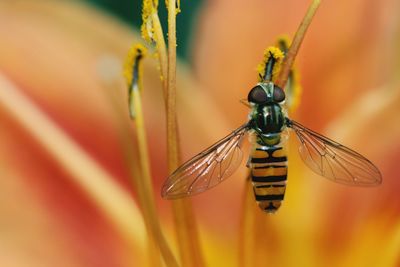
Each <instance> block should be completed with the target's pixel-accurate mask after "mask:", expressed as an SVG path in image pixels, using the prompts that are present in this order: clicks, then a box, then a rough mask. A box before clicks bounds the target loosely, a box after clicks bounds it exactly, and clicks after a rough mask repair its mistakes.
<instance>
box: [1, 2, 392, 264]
mask: <svg viewBox="0 0 400 267" xmlns="http://www.w3.org/2000/svg"><path fill="white" fill-rule="evenodd" d="M308 4H309V1H298V0H285V1H270V0H254V1H229V0H209V1H205V0H204V1H193V0H192V1H182V2H181V10H182V12H181V13H180V14H179V15H178V17H177V32H178V33H177V36H178V47H177V49H178V55H179V60H180V61H179V65H178V100H177V101H178V120H179V126H180V138H181V143H182V158H183V159H188V158H190V157H191V156H193V155H195V154H196V153H198V152H200V151H201V150H202V149H204V148H206V147H208V146H209V145H210V144H212V143H213V142H215V141H217V140H218V139H220V138H221V137H223V136H225V135H226V134H228V133H229V132H231V131H232V130H233V129H234V128H236V127H237V126H239V125H241V124H242V123H243V122H244V121H245V120H246V119H247V113H248V109H247V107H245V106H244V105H242V104H240V102H239V100H240V99H243V98H246V97H247V92H248V90H249V88H251V87H252V86H253V85H254V84H255V83H256V82H257V75H256V71H255V68H256V66H257V64H258V63H259V61H260V60H261V59H262V55H263V50H264V49H265V48H266V47H267V46H269V45H271V44H274V42H275V40H276V38H277V36H279V35H281V34H287V35H289V36H293V34H294V33H295V31H296V29H297V27H298V25H299V23H300V21H301V19H302V17H303V15H304V13H305V11H306V9H307V6H308ZM159 5H160V7H159V10H160V18H161V19H162V20H163V21H165V18H166V12H165V7H164V2H163V1H162V2H160V4H159ZM398 10H400V2H399V1H397V0H383V1H373V0H368V1H365V0H351V1H334V0H325V1H322V4H321V6H320V8H319V10H318V12H317V14H316V16H315V19H314V21H313V23H312V24H311V27H310V29H309V32H308V33H307V35H306V38H305V40H304V43H303V47H302V48H301V50H300V53H299V56H298V58H297V60H296V66H297V68H298V70H299V72H300V80H301V84H302V87H303V91H302V94H301V99H300V105H299V107H298V109H297V110H296V111H295V112H294V113H293V114H290V116H291V117H292V118H294V119H295V120H297V121H299V122H301V123H302V124H304V125H306V126H307V127H309V128H311V129H314V130H316V131H318V132H321V133H322V134H324V135H327V136H329V137H330V138H332V139H335V140H337V141H338V142H340V143H343V144H345V145H347V146H349V147H351V148H353V149H355V150H356V151H358V152H360V153H361V154H363V155H365V156H366V157H367V158H369V159H370V160H371V161H372V162H374V163H375V164H376V165H377V166H378V167H379V169H380V170H381V172H382V175H383V184H382V185H381V186H379V187H376V188H354V187H346V186H342V185H338V184H334V183H332V182H330V181H328V180H326V179H324V178H320V177H318V176H317V175H314V174H313V173H312V172H311V171H310V170H308V169H307V168H306V167H305V165H304V164H303V163H302V162H301V159H300V158H299V156H298V153H297V151H296V150H297V140H296V138H295V136H291V137H292V138H291V139H290V142H289V151H290V152H289V160H290V162H289V164H290V165H289V166H290V167H289V176H288V187H287V192H286V196H285V201H284V202H283V205H282V207H281V209H280V210H279V212H278V213H277V214H275V215H273V216H267V215H265V214H263V213H261V212H260V211H259V210H258V208H257V207H256V204H254V205H253V206H251V207H250V208H251V209H252V210H254V211H253V214H254V216H255V221H256V223H255V224H256V226H254V229H255V233H253V234H254V236H253V237H252V238H253V239H254V243H253V247H252V248H254V250H253V259H252V260H253V261H252V262H251V265H250V264H247V266H269V265H271V266H400V259H399V255H400V253H399V252H400V194H399V189H400V179H399V175H398V170H397V165H398V162H399V160H400V80H399V75H400V54H399V51H400V49H399V47H400V17H399V16H398ZM140 11H141V3H140V1H129V0H124V1H106V0H98V1H94V0H92V1H61V0H58V1H55V0H54V1H50V0H35V1H29V0H13V1H7V0H0V174H1V175H0V266H7V267H14V266H16V267H20V266H29V267H35V266H60V267H63V266H74V267H79V266H96V267H98V266H143V265H144V262H146V259H145V258H146V257H145V254H144V253H143V251H145V246H146V245H145V244H146V242H145V240H146V234H145V233H146V232H145V230H144V225H143V220H142V216H141V212H140V207H138V205H137V202H136V195H135V193H134V188H132V185H131V178H130V166H129V160H128V159H127V158H129V151H127V150H128V149H129V147H128V146H127V145H126V142H127V140H128V139H131V138H134V127H132V123H131V122H130V120H129V116H128V109H127V105H126V103H127V90H126V87H125V84H124V80H123V78H122V75H121V73H122V64H123V61H124V60H125V55H126V54H127V51H128V49H129V47H130V46H131V45H132V44H133V43H136V42H142V41H141V39H140V36H139V33H138V27H139V25H140V23H141V15H140ZM165 30H166V27H165V24H164V31H165ZM143 106H144V112H145V114H144V115H145V120H146V129H147V135H148V141H149V144H148V148H149V152H150V156H151V164H152V176H153V182H154V192H155V196H156V202H157V209H158V214H159V220H160V222H161V223H162V226H163V229H164V230H165V232H166V235H167V238H168V240H169V242H170V243H171V245H172V246H173V247H175V245H174V240H175V238H174V234H173V233H174V231H173V225H172V219H171V210H170V203H169V202H168V201H165V200H162V199H161V197H160V196H159V192H160V187H161V184H162V182H163V181H164V179H165V177H167V175H168V173H167V167H166V149H165V147H166V144H165V142H166V138H165V115H164V106H163V99H162V91H161V83H160V80H159V73H158V67H157V60H156V58H155V57H154V56H149V57H148V58H146V60H145V61H144V91H143ZM245 155H246V153H245ZM244 165H245V164H244V163H243V167H241V168H240V169H239V171H238V172H237V173H236V174H235V175H234V176H233V177H232V178H230V179H229V180H228V181H226V182H224V183H223V184H221V185H220V186H218V187H216V188H215V189H213V190H210V191H209V192H207V193H204V194H201V195H199V196H196V197H193V202H194V211H195V215H196V220H197V222H198V224H199V228H200V238H201V243H202V248H203V252H202V253H203V255H204V258H205V262H206V264H207V266H239V262H240V261H239V256H238V255H240V253H241V249H242V247H241V244H240V240H241V237H240V232H241V227H242V220H243V214H242V213H243V195H244V185H245V183H244V181H245V177H246V168H245V166H244ZM250 234H251V233H249V235H250ZM241 266H246V265H243V264H242V265H241Z"/></svg>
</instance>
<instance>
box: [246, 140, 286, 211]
mask: <svg viewBox="0 0 400 267" xmlns="http://www.w3.org/2000/svg"><path fill="white" fill-rule="evenodd" d="M250 162H251V180H252V182H253V189H254V195H255V198H256V201H257V203H258V205H259V207H260V208H261V209H262V210H263V211H266V212H268V213H273V212H275V211H277V210H278V208H279V207H280V206H281V202H282V200H283V198H284V196H285V189H286V177H287V157H286V151H285V150H284V148H283V146H282V144H281V143H279V144H277V145H274V146H265V145H260V144H258V143H256V144H255V147H254V150H253V151H252V155H251V158H250Z"/></svg>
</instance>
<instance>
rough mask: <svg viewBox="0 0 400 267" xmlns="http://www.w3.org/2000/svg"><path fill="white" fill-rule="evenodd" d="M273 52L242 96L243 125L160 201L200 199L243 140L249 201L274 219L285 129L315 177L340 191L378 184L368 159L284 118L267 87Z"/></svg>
mask: <svg viewBox="0 0 400 267" xmlns="http://www.w3.org/2000/svg"><path fill="white" fill-rule="evenodd" d="M277 49H278V48H276V47H272V48H270V51H268V52H269V53H270V56H269V58H268V59H266V60H265V66H264V73H265V74H264V75H263V77H262V79H261V81H260V82H259V83H258V84H257V85H256V86H255V87H253V88H252V89H251V90H250V92H249V93H248V96H247V101H248V103H249V106H250V108H251V111H250V114H249V119H248V121H247V122H246V123H245V124H243V125H242V126H240V127H239V128H237V129H236V130H234V131H233V132H232V133H231V134H229V135H227V136H226V137H224V138H222V139H221V140H220V141H218V142H217V143H215V144H214V145H212V146H211V147H209V148H207V149H206V150H204V151H203V152H201V153H199V154H198V155H196V156H195V157H193V158H192V159H190V160H188V161H187V162H186V163H184V164H183V165H182V166H180V167H179V168H178V169H177V170H176V171H174V172H173V173H172V174H171V175H170V176H169V177H168V179H167V180H166V181H165V183H164V185H163V188H162V196H163V197H164V198H167V199H175V198H180V197H186V196H192V195H195V194H198V193H201V192H203V191H206V190H207V189H209V188H212V187H214V186H216V185H217V184H219V183H220V182H222V181H223V180H225V179H226V178H227V177H229V176H230V175H232V174H233V173H234V171H235V170H236V169H237V168H238V167H239V165H240V163H241V161H242V157H243V153H242V150H241V147H242V142H243V140H244V137H245V136H246V135H247V134H248V135H250V136H251V138H250V140H251V142H252V149H251V152H250V156H249V159H248V162H247V167H249V168H250V178H251V181H252V183H253V190H254V195H255V200H256V201H257V202H258V205H259V207H260V208H261V209H262V210H263V211H265V212H267V213H274V212H275V211H277V210H278V208H279V207H280V205H281V202H282V201H283V199H284V195H285V189H286V179H287V171H288V166H287V156H286V152H285V142H286V138H285V137H286V136H287V134H286V132H287V130H288V129H289V130H292V131H294V132H295V133H296V135H297V137H298V139H299V141H300V146H299V153H300V155H301V158H302V159H303V161H304V162H305V164H306V165H307V166H308V167H309V168H310V169H311V170H313V171H314V172H315V173H317V174H319V175H321V176H323V177H326V178H328V179H330V180H332V181H334V182H337V183H341V184H345V185H353V186H374V185H378V184H380V183H381V182H382V177H381V174H380V172H379V170H378V168H377V167H376V166H375V165H374V164H373V163H372V162H370V161H369V160H368V159H366V158H365V157H363V156H362V155H360V154H359V153H357V152H355V151H353V150H351V149H350V148H347V147H345V146H343V145H341V144H339V143H337V142H335V141H333V140H331V139H329V138H327V137H325V136H323V135H321V134H319V133H316V132H314V131H312V130H310V129H308V128H306V127H305V126H303V125H301V124H300V123H298V122H296V121H294V120H291V119H289V118H288V117H287V115H286V114H287V112H286V105H285V98H286V95H285V92H284V90H283V89H282V88H280V87H278V86H277V85H276V84H274V82H273V75H274V72H275V71H274V70H275V69H276V65H277V64H278V63H279V62H278V61H279V57H277V56H276V55H277V54H279V52H280V53H281V54H282V55H283V53H282V52H281V50H279V49H278V51H277Z"/></svg>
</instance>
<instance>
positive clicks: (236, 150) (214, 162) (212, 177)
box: [161, 124, 248, 199]
mask: <svg viewBox="0 0 400 267" xmlns="http://www.w3.org/2000/svg"><path fill="white" fill-rule="evenodd" d="M247 131H248V125H247V124H244V125H242V126H241V127H239V128H238V129H236V130H235V131H233V132H232V133H231V134H229V135H228V136H226V137H224V138H223V139H221V140H220V141H218V142H217V143H215V144H214V145H212V146H211V147H209V148H207V149H206V150H204V151H203V152H201V153H200V154H198V155H196V156H195V157H193V158H192V159H190V160H188V161H187V162H185V163H184V164H183V165H182V166H180V167H179V168H178V169H177V170H176V171H175V172H174V173H172V174H171V175H170V176H169V177H168V179H167V180H166V181H165V183H164V185H163V188H162V192H161V195H162V197H164V198H168V199H174V198H180V197H185V196H190V195H194V194H198V193H201V192H203V191H205V190H207V189H209V188H211V187H213V186H215V185H217V184H219V183H220V182H222V181H223V180H225V179H226V178H227V177H229V176H230V175H232V173H233V172H234V171H235V170H236V169H237V168H238V167H239V165H240V163H241V161H242V157H243V153H242V151H241V145H242V140H243V137H244V135H245V133H246V132H247Z"/></svg>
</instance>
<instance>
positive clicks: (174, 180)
mask: <svg viewBox="0 0 400 267" xmlns="http://www.w3.org/2000/svg"><path fill="white" fill-rule="evenodd" d="M286 126H287V127H288V128H289V129H291V130H293V131H294V132H295V133H296V135H297V137H298V139H299V140H300V146H299V153H300V155H301V158H302V159H303V161H304V162H305V164H306V165H307V166H308V167H309V168H310V169H311V170H313V171H314V172H315V173H317V174H319V175H321V176H323V177H326V178H328V179H330V180H332V181H334V182H337V183H341V184H346V185H353V186H374V185H378V184H380V183H381V182H382V177H381V174H380V172H379V170H378V168H377V167H376V166H375V165H374V164H373V163H372V162H370V161H369V160H368V159H366V158H365V157H363V156H362V155H360V154H359V153H357V152H355V151H353V150H351V149H349V148H347V147H345V146H343V145H341V144H339V143H337V142H335V141H333V140H331V139H329V138H327V137H325V136H323V135H321V134H318V133H316V132H314V131H312V130H310V129H308V128H306V127H304V126H303V125H301V124H300V123H298V122H296V121H293V120H290V119H288V118H286ZM251 129H252V128H251V126H250V124H249V123H246V124H244V125H242V126H240V127H239V128H237V129H236V130H235V131H233V132H232V133H231V134H229V135H228V136H226V137H224V138H223V139H221V140H220V141H218V142H217V143H215V144H214V145H212V146H211V147H209V148H207V149H206V150H204V151H203V152H201V153H200V154H198V155H196V156H195V157H193V158H192V159H190V160H188V161H187V162H186V163H184V164H183V165H182V166H180V167H179V168H178V169H177V170H176V171H175V172H174V173H172V174H171V175H170V176H169V177H168V179H167V180H166V182H165V183H164V185H163V188H162V196H163V197H164V198H167V199H175V198H180V197H185V196H191V195H194V194H198V193H201V192H204V191H206V190H207V189H209V188H212V187H214V186H216V185H217V184H219V183H220V182H222V181H223V180H225V179H226V178H228V177H229V176H230V175H232V174H233V173H234V171H235V170H236V169H237V168H238V167H239V165H240V163H241V161H242V158H243V152H242V150H241V146H242V142H243V138H244V136H245V135H246V133H248V131H250V130H251Z"/></svg>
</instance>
